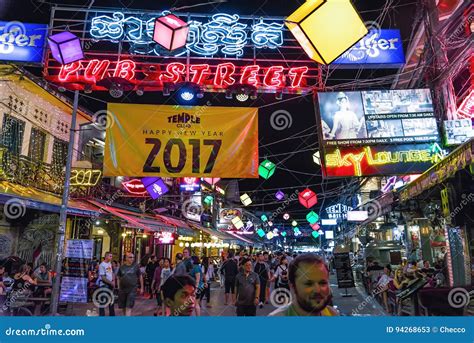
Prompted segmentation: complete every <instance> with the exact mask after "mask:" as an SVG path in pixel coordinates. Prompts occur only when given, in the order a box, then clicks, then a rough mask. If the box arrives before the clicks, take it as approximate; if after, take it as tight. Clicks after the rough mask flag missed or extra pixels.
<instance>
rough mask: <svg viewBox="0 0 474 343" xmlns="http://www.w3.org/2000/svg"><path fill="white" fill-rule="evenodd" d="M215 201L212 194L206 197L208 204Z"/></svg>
mask: <svg viewBox="0 0 474 343" xmlns="http://www.w3.org/2000/svg"><path fill="white" fill-rule="evenodd" d="M213 201H214V198H213V197H212V196H210V195H208V196H207V197H205V198H204V203H205V204H206V205H208V206H210V205H211V204H212V202H213Z"/></svg>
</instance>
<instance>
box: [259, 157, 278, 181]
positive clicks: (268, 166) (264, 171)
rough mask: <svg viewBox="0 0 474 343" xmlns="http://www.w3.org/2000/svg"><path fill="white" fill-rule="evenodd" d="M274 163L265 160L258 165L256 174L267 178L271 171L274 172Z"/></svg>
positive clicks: (271, 173)
mask: <svg viewBox="0 0 474 343" xmlns="http://www.w3.org/2000/svg"><path fill="white" fill-rule="evenodd" d="M275 169H276V165H275V163H273V162H271V161H269V160H265V161H263V162H262V163H261V164H260V166H259V167H258V174H259V175H260V176H261V177H263V178H264V179H265V180H267V179H269V178H270V177H271V176H272V175H273V173H275Z"/></svg>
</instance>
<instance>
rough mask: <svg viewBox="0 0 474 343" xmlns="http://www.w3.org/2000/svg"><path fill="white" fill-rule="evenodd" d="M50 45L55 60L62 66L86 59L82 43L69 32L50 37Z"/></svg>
mask: <svg viewBox="0 0 474 343" xmlns="http://www.w3.org/2000/svg"><path fill="white" fill-rule="evenodd" d="M48 45H49V48H50V49H51V54H52V55H53V58H54V59H55V60H56V61H58V62H59V63H61V64H69V63H72V62H77V61H80V60H82V59H84V52H83V51H82V47H81V41H80V40H79V38H78V37H77V36H75V35H74V34H72V33H71V32H69V31H64V32H61V33H57V34H55V35H52V36H49V37H48Z"/></svg>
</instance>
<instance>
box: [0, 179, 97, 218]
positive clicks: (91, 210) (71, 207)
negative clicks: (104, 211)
mask: <svg viewBox="0 0 474 343" xmlns="http://www.w3.org/2000/svg"><path fill="white" fill-rule="evenodd" d="M12 198H16V199H19V200H21V201H22V202H23V203H24V205H25V207H26V208H32V209H36V210H39V211H47V212H54V213H59V212H60V210H61V201H62V199H61V198H60V197H58V196H55V195H53V194H50V193H47V192H44V191H40V190H38V189H34V188H32V187H24V186H21V185H17V184H14V183H11V182H8V181H0V203H6V202H7V201H9V200H11V199H12ZM96 210H97V209H96V208H95V207H94V206H91V205H89V204H88V203H85V202H83V201H80V200H72V199H71V200H69V202H68V209H67V213H68V214H70V215H76V216H85V217H92V216H98V215H100V213H98V212H97V211H96Z"/></svg>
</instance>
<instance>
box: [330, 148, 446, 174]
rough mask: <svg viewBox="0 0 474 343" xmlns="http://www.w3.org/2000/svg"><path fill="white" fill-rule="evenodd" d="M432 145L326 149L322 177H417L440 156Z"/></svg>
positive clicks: (441, 156)
mask: <svg viewBox="0 0 474 343" xmlns="http://www.w3.org/2000/svg"><path fill="white" fill-rule="evenodd" d="M436 146H438V145H437V144H436V143H435V144H411V145H410V144H408V145H407V144H403V145H378V146H357V147H326V149H325V154H324V163H323V166H322V170H323V175H324V176H325V177H329V178H330V177H351V176H354V177H359V176H377V175H378V176H382V175H408V174H421V173H423V172H424V171H425V170H427V169H428V168H430V167H431V166H432V165H433V164H435V163H437V162H439V161H440V160H441V159H442V158H443V157H444V155H443V152H442V151H440V150H439V149H438V148H436Z"/></svg>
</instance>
